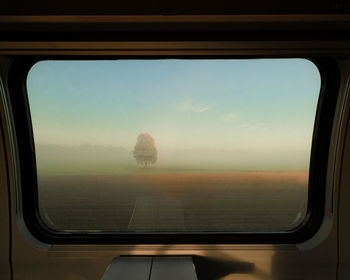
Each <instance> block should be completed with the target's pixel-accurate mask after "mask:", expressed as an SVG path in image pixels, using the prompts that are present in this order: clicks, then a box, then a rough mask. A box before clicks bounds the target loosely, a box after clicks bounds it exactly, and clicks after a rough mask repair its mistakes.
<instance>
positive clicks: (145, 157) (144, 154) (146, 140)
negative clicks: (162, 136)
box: [133, 133, 158, 168]
mask: <svg viewBox="0 0 350 280" xmlns="http://www.w3.org/2000/svg"><path fill="white" fill-rule="evenodd" d="M133 155H134V158H135V159H136V161H137V163H138V164H142V165H143V167H145V168H146V167H148V166H149V165H151V164H155V163H156V161H157V158H158V153H157V149H156V146H155V144H154V140H153V138H152V136H151V135H149V134H148V133H141V134H139V136H138V137H137V142H136V145H135V147H134V151H133Z"/></svg>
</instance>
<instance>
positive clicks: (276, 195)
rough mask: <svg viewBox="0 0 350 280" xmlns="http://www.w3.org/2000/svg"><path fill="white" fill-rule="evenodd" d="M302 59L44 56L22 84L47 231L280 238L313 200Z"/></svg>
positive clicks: (313, 85)
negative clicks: (247, 234) (256, 234)
mask: <svg viewBox="0 0 350 280" xmlns="http://www.w3.org/2000/svg"><path fill="white" fill-rule="evenodd" d="M319 89H320V75H319V72H318V70H317V68H316V66H315V65H314V64H313V63H311V62H310V61H308V60H305V59H259V60H258V59H255V60H254V59H252V60H232V59H227V60H177V59H171V60H165V59H164V60H115V61H42V62H38V63H36V64H35V65H34V66H33V67H32V69H31V70H30V72H29V74H28V78H27V90H28V98H29V104H30V109H31V115H32V122H33V133H34V140H35V150H36V162H37V172H38V194H39V208H40V209H39V210H40V214H41V216H42V219H43V221H44V222H45V223H46V224H47V226H49V227H50V228H52V229H55V230H65V231H89V230H90V231H91V230H101V231H115V232H168V231H175V232H276V231H286V230H290V229H293V228H295V227H297V226H298V225H299V224H300V223H301V222H302V221H303V219H304V217H305V213H306V209H307V199H308V176H309V161H310V151H311V140H312V132H313V125H314V119H315V112H316V106H317V99H318V94H319Z"/></svg>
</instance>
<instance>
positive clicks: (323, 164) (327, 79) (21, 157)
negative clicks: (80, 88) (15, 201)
mask: <svg viewBox="0 0 350 280" xmlns="http://www.w3.org/2000/svg"><path fill="white" fill-rule="evenodd" d="M167 58H168V59H169V58H172V59H240V58H244V59H249V58H251V59H256V58H294V57H293V56H290V57H287V56H284V57H280V56H279V57H273V56H268V57H266V56H261V57H256V56H246V57H242V56H231V55H220V56H214V55H204V56H203V55H171V56H164V55H162V56H161V55H159V56H154V55H141V56H126V55H125V56H123V55H118V56H84V55H79V56H58V57H57V56H23V57H18V58H16V59H15V60H14V62H13V63H12V65H11V67H10V71H9V75H8V87H9V95H10V106H11V109H12V114H13V115H12V116H11V117H12V118H13V122H14V133H15V135H16V137H15V139H17V141H16V143H15V145H16V147H15V148H16V150H17V152H18V158H17V160H18V163H19V164H18V166H19V170H20V171H19V172H20V174H17V176H19V178H20V182H21V183H20V187H21V190H20V192H21V198H20V199H21V204H22V215H23V219H24V222H25V225H26V227H27V228H28V230H29V231H30V233H31V234H32V235H33V236H34V237H36V238H37V239H38V240H40V241H42V242H45V243H49V244H253V243H254V244H286V243H292V244H295V243H301V242H304V241H306V240H308V239H309V238H311V237H312V236H313V235H314V234H315V233H316V232H317V231H318V229H319V228H320V226H321V224H322V222H323V219H324V214H325V195H326V176H327V167H328V153H329V148H330V141H331V134H332V133H331V132H332V128H333V119H334V117H335V110H336V103H337V99H338V91H339V84H340V74H339V69H338V65H337V62H336V60H335V59H334V58H331V57H311V58H310V57H303V56H300V57H298V58H304V59H308V60H310V61H311V62H313V63H314V64H315V66H316V67H317V68H318V70H319V72H320V76H321V88H320V93H319V98H318V103H317V109H316V116H315V123H314V129H313V137H312V146H311V156H310V168H309V184H308V208H307V212H306V215H305V219H304V220H303V222H302V223H301V224H300V225H299V226H298V227H297V228H295V229H292V230H288V231H281V232H268V233H265V232H261V233H259V232H222V233H207V232H198V233H192V232H191V233H185V232H184V233H177V232H176V233H124V232H123V233H117V232H103V233H98V232H91V233H75V232H74V233H72V232H64V231H55V230H52V229H50V228H49V227H47V226H46V225H45V223H44V221H43V220H42V219H41V218H40V213H39V201H38V186H37V174H36V160H35V148H34V138H33V131H32V122H31V115H30V108H29V102H28V97H27V90H26V79H27V74H28V72H29V70H30V69H31V67H32V66H33V65H34V64H35V63H37V62H39V61H43V60H106V59H110V60H116V59H124V60H125V59H167Z"/></svg>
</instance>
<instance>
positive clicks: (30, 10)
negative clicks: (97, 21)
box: [0, 0, 350, 15]
mask: <svg viewBox="0 0 350 280" xmlns="http://www.w3.org/2000/svg"><path fill="white" fill-rule="evenodd" d="M0 3H1V8H0V15H72V14H74V15H97V14H98V15H186V14H202V15H203V14H204V15H208V14H315V13H319V14H323V13H342V12H346V11H347V10H348V7H347V6H349V4H350V0H284V1H281V0H264V1H262V0H240V1H238V0H211V1H206V0H165V1H164V0H147V1H146V0H124V1H121V0H119V1H113V2H112V1H109V0H2V1H0Z"/></svg>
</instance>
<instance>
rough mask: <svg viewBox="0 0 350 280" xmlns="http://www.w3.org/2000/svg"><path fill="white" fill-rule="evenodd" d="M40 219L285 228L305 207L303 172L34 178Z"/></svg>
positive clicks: (113, 227)
mask: <svg viewBox="0 0 350 280" xmlns="http://www.w3.org/2000/svg"><path fill="white" fill-rule="evenodd" d="M38 180H39V204H40V212H41V216H42V218H43V220H44V221H45V223H47V225H48V226H49V227H51V228H53V229H56V230H72V231H75V230H78V231H84V230H103V231H117V232H149V231H161V232H169V231H174V232H178V231H181V232H196V231H200V232H202V231H217V232H221V231H242V232H247V231H261V232H270V231H283V230H289V229H293V228H295V227H296V226H298V225H299V224H300V223H301V222H302V220H303V218H304V216H305V212H306V208H307V192H308V189H307V184H308V172H240V173H238V172H237V173H234V172H232V173H188V174H176V173H173V174H142V175H137V174H134V175H133V174H131V175H130V174H129V175H89V176H43V177H39V178H38Z"/></svg>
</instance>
